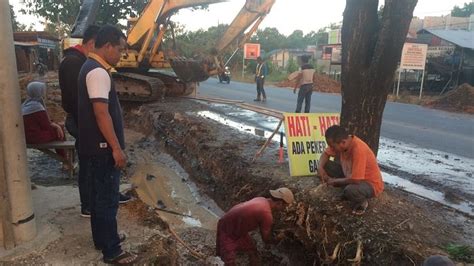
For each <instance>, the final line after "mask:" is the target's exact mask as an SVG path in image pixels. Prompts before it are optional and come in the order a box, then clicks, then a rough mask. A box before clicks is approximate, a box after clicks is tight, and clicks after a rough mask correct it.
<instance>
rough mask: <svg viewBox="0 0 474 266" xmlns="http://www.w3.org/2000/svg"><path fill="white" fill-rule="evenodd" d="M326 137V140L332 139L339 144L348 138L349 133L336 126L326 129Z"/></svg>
mask: <svg viewBox="0 0 474 266" xmlns="http://www.w3.org/2000/svg"><path fill="white" fill-rule="evenodd" d="M325 137H326V139H330V140H333V141H335V142H338V141H341V140H343V139H346V138H348V137H349V133H347V131H346V129H345V128H343V127H341V126H338V125H334V126H331V127H329V128H328V129H326V133H325Z"/></svg>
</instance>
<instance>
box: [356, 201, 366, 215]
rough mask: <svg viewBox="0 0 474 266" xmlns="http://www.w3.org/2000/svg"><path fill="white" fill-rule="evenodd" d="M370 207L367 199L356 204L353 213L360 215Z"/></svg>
mask: <svg viewBox="0 0 474 266" xmlns="http://www.w3.org/2000/svg"><path fill="white" fill-rule="evenodd" d="M368 207H369V202H368V201H367V200H366V201H364V202H362V203H361V204H359V205H358V206H356V207H355V208H354V209H352V214H354V215H358V216H360V215H363V214H364V213H365V211H366V210H367V208H368Z"/></svg>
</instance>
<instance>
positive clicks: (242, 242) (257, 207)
mask: <svg viewBox="0 0 474 266" xmlns="http://www.w3.org/2000/svg"><path fill="white" fill-rule="evenodd" d="M270 195H271V196H270V198H264V197H256V198H254V199H251V200H249V201H246V202H243V203H240V204H237V205H235V206H234V207H232V208H231V209H230V210H229V211H228V212H227V213H226V214H225V215H224V216H223V217H222V218H221V219H220V220H219V222H218V224H217V239H216V251H217V256H219V257H220V258H221V259H222V260H223V261H224V263H225V265H235V259H236V252H238V251H243V252H245V253H247V254H248V256H249V260H250V265H258V263H259V258H258V251H257V248H256V247H255V243H254V241H253V240H252V238H251V237H250V235H249V233H250V232H252V231H254V230H256V229H258V228H259V229H260V234H261V236H262V240H263V242H264V243H265V244H266V245H268V244H273V243H277V242H278V240H276V239H272V224H273V215H272V211H282V210H284V209H285V208H286V207H287V206H288V205H290V204H291V203H293V201H294V196H293V193H292V192H291V190H290V189H288V188H285V187H282V188H279V189H276V190H270Z"/></svg>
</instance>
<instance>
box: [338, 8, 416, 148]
mask: <svg viewBox="0 0 474 266" xmlns="http://www.w3.org/2000/svg"><path fill="white" fill-rule="evenodd" d="M378 3H379V1H378V0H346V9H345V11H344V19H343V25H342V79H341V83H342V109H341V125H342V126H343V127H345V128H346V129H347V130H348V131H349V132H351V133H353V134H355V135H357V136H358V137H360V138H361V139H362V140H364V141H365V142H366V143H367V144H368V145H369V147H370V148H371V149H372V150H373V151H374V153H375V154H377V151H378V146H379V138H380V128H381V124H382V115H383V110H384V108H385V103H386V101H387V96H388V93H389V92H390V88H391V84H392V82H393V78H394V73H395V70H396V69H397V65H398V62H399V60H400V56H401V52H402V48H403V44H404V42H405V39H406V35H407V33H408V28H409V26H410V22H411V19H412V17H413V10H414V9H415V6H416V3H417V0H385V4H384V8H383V12H382V17H381V18H379V16H378V14H377V9H378Z"/></svg>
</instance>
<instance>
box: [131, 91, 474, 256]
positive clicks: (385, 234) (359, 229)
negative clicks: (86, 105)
mask: <svg viewBox="0 0 474 266" xmlns="http://www.w3.org/2000/svg"><path fill="white" fill-rule="evenodd" d="M207 109H208V106H207V105H205V104H200V103H198V102H194V101H191V100H184V99H167V102H166V103H153V104H149V105H144V106H141V107H140V108H137V107H134V106H127V111H126V121H127V124H128V127H130V128H134V129H135V130H141V131H143V132H148V133H153V134H155V136H156V138H157V140H159V141H160V145H162V146H163V147H164V148H165V150H166V151H167V152H168V153H170V154H171V155H172V156H173V157H174V158H175V159H176V160H177V161H178V162H179V163H180V164H181V165H182V166H183V168H184V169H185V170H186V171H187V172H188V173H189V174H190V177H191V179H193V180H194V181H195V182H197V183H198V186H199V187H200V188H201V190H202V191H204V192H206V193H207V195H209V196H210V197H211V198H212V199H214V200H215V201H216V202H217V203H218V204H219V206H220V207H221V208H222V209H223V210H227V209H229V208H230V207H231V206H233V205H234V204H236V203H238V202H242V201H245V200H248V199H250V198H253V197H255V196H265V195H267V193H268V189H270V188H276V187H279V186H283V185H285V186H288V187H290V188H292V189H293V191H295V192H296V193H295V194H296V198H297V200H298V204H295V205H294V206H293V207H291V208H289V209H288V210H287V211H286V212H285V213H283V214H282V215H281V219H276V220H277V221H278V222H277V223H276V225H275V227H276V229H277V230H280V231H281V232H283V233H284V234H285V236H286V237H285V239H284V241H283V242H282V243H280V245H278V246H277V247H275V248H274V249H273V250H270V251H268V252H267V251H263V256H264V257H265V258H267V260H266V263H264V264H267V265H269V264H272V263H274V262H275V261H278V262H282V263H284V262H287V261H289V262H290V264H291V265H310V264H311V265H313V264H316V265H318V264H323V263H328V264H341V265H344V264H350V263H351V262H350V261H348V260H349V259H353V258H354V257H355V255H356V250H357V246H358V245H359V242H360V246H361V247H362V249H363V254H364V256H363V260H362V261H363V263H364V264H368V265H412V264H420V263H421V262H422V260H423V258H425V257H427V256H429V255H431V254H438V253H441V254H443V253H445V252H444V251H443V250H442V247H443V246H446V245H447V244H449V243H460V244H468V245H473V241H472V239H474V237H473V236H474V226H473V221H472V219H470V217H466V216H463V215H460V214H457V213H456V212H453V210H452V209H449V208H445V207H444V206H443V205H440V204H438V203H435V202H432V201H426V200H423V199H420V198H418V197H416V196H414V195H412V194H409V193H406V192H403V191H401V190H399V189H396V188H392V187H389V186H388V187H387V188H386V190H385V192H384V193H383V194H382V196H380V197H379V198H377V199H374V200H371V202H370V207H369V210H368V211H367V213H366V214H365V215H364V216H362V217H356V216H353V215H352V214H351V213H350V211H349V206H348V204H347V203H346V202H343V201H341V199H340V198H341V191H340V190H338V189H333V188H327V187H323V186H320V184H319V181H318V179H317V178H314V177H307V178H291V177H288V172H289V171H288V167H287V165H286V164H278V163H277V161H278V154H277V145H276V143H273V144H271V146H270V147H269V149H268V150H267V152H266V153H265V155H264V156H263V157H262V158H260V159H258V160H257V162H255V163H252V158H253V157H254V154H255V153H256V152H257V150H258V149H259V148H260V147H261V145H262V144H263V142H264V139H262V138H259V137H257V136H252V135H249V134H241V132H239V131H237V130H235V129H231V128H229V127H226V126H225V125H222V124H220V123H217V122H215V121H213V120H210V119H206V118H204V117H201V116H198V115H197V112H198V111H203V110H207ZM433 210H436V211H433ZM257 239H258V237H257ZM338 244H339V246H340V249H339V252H338V253H337V254H336V255H337V256H335V258H333V259H330V258H329V257H330V255H332V254H333V250H334V248H335V247H336V246H337V245H338ZM278 254H283V256H282V255H278ZM270 261H271V262H272V263H268V262H270Z"/></svg>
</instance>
